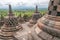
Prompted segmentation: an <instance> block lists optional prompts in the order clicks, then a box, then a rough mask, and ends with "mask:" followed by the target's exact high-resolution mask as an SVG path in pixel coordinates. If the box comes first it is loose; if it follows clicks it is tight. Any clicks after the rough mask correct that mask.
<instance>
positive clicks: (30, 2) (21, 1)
mask: <svg viewBox="0 0 60 40" xmlns="http://www.w3.org/2000/svg"><path fill="white" fill-rule="evenodd" d="M48 3H49V0H0V7H1V6H5V5H6V4H11V5H12V6H17V5H20V6H22V5H25V6H34V5H35V4H38V5H42V6H48Z"/></svg>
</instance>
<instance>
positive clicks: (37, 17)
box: [29, 5, 42, 25]
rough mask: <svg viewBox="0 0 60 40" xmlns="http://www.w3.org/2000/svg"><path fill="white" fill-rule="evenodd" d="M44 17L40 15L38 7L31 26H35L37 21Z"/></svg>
mask: <svg viewBox="0 0 60 40" xmlns="http://www.w3.org/2000/svg"><path fill="white" fill-rule="evenodd" d="M41 17H42V15H41V14H40V12H39V11H38V5H36V10H35V12H34V13H33V15H32V18H31V20H30V21H29V23H30V24H29V25H34V24H36V23H37V20H38V19H39V18H41Z"/></svg>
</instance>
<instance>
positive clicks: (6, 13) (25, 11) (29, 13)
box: [0, 10, 47, 17]
mask: <svg viewBox="0 0 60 40" xmlns="http://www.w3.org/2000/svg"><path fill="white" fill-rule="evenodd" d="M46 11H47V10H40V11H39V12H40V13H41V14H42V15H43V14H45V13H46ZM34 12H35V11H34V10H13V13H14V14H15V16H19V14H21V15H22V16H24V14H27V15H28V16H29V17H30V16H32V14H33V13H34ZM1 14H2V15H3V16H7V15H8V10H0V15H1Z"/></svg>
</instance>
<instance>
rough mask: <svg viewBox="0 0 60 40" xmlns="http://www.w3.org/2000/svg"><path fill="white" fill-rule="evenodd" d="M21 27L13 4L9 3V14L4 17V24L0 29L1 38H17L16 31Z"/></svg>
mask: <svg viewBox="0 0 60 40" xmlns="http://www.w3.org/2000/svg"><path fill="white" fill-rule="evenodd" d="M20 28H21V25H20V24H19V23H18V21H17V18H16V17H15V16H14V14H13V13H12V8H11V5H10V4H9V14H8V16H7V17H5V18H4V25H3V26H2V27H1V29H0V40H17V39H16V38H15V37H14V33H15V32H16V31H18V30H19V29H20Z"/></svg>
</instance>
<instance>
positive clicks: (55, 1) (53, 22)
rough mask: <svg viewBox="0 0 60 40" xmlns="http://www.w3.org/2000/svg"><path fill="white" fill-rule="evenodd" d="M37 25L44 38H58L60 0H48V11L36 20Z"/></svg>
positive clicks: (53, 39)
mask: <svg viewBox="0 0 60 40" xmlns="http://www.w3.org/2000/svg"><path fill="white" fill-rule="evenodd" d="M37 26H38V28H40V29H39V30H40V32H39V33H38V34H39V36H40V37H42V38H43V39H44V40H60V0H50V3H49V7H48V13H47V14H46V15H44V16H43V17H42V18H40V19H39V20H38V22H37ZM41 31H42V33H41Z"/></svg>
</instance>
